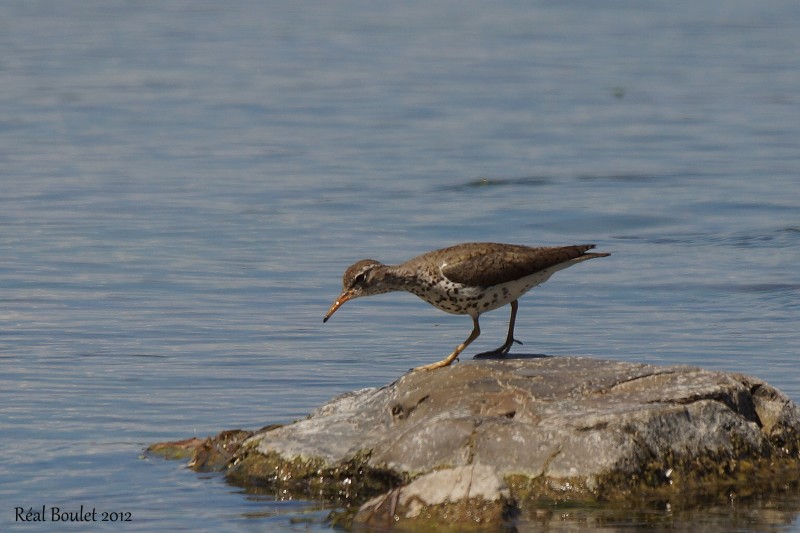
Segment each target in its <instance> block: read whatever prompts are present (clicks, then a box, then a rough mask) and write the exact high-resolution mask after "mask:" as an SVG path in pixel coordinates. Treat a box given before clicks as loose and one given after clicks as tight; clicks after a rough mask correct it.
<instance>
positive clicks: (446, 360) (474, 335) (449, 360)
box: [413, 316, 481, 371]
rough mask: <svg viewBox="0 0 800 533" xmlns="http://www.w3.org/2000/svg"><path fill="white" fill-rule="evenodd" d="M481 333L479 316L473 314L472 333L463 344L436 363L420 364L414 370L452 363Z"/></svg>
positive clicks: (430, 368)
mask: <svg viewBox="0 0 800 533" xmlns="http://www.w3.org/2000/svg"><path fill="white" fill-rule="evenodd" d="M480 334H481V327H480V325H479V324H478V317H477V316H473V317H472V333H470V334H469V337H467V340H465V341H464V342H462V343H461V344H459V345H458V347H457V348H456V349H455V350H454V351H453V353H451V354H450V355H448V356H447V357H445V358H444V359H442V360H441V361H436V362H435V363H431V364H429V365H425V366H418V367H417V368H414V369H413V370H414V371H417V370H433V369H435V368H441V367H443V366H448V365H449V364H450V363H452V362H453V361H455V360H456V358H457V357H458V355H459V354H460V353H461V352H463V351H464V349H466V347H467V346H469V345H470V343H471V342H472V341H474V340H475V339H477V338H478V335H480Z"/></svg>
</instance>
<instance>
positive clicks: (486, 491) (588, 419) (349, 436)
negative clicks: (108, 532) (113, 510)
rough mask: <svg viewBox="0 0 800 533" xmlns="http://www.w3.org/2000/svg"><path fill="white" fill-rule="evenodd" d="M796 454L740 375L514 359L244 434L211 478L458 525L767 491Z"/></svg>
mask: <svg viewBox="0 0 800 533" xmlns="http://www.w3.org/2000/svg"><path fill="white" fill-rule="evenodd" d="M237 445H238V443H237ZM209 446H210V447H211V448H214V446H213V445H208V444H207V445H206V446H205V447H206V448H208V447H209ZM799 452H800V408H798V406H797V405H795V404H794V403H792V402H791V401H790V400H789V399H788V398H787V397H786V396H785V395H783V394H782V393H780V392H779V391H777V390H776V389H774V388H772V387H771V386H769V385H768V384H766V383H764V382H763V381H760V380H758V379H756V378H752V377H747V376H743V375H739V374H728V373H723V372H710V371H706V370H702V369H699V368H694V367H688V366H670V367H660V366H653V365H643V364H634V363H623V362H615V361H605V360H599V359H593V358H582V357H552V358H551V357H535V358H532V357H520V358H508V359H502V360H480V361H478V360H473V361H468V362H465V363H461V364H456V365H452V366H450V367H446V368H442V369H439V370H435V371H431V372H413V373H408V374H405V375H404V376H402V377H401V378H400V379H398V380H397V381H396V382H394V383H392V384H390V385H387V386H385V387H381V388H377V389H363V390H359V391H356V392H352V393H348V394H344V395H342V396H339V397H337V398H334V399H333V400H331V401H330V402H329V403H327V404H325V405H323V406H321V407H320V408H318V409H316V410H315V411H314V412H313V413H311V415H309V417H308V418H307V419H305V420H302V421H299V422H295V423H293V424H289V425H285V426H280V427H270V428H267V429H265V430H262V431H259V432H256V433H255V434H254V435H252V436H250V437H249V438H247V439H246V440H245V441H244V442H242V443H241V445H240V446H238V448H237V449H236V450H235V452H234V453H233V455H232V456H231V458H230V461H228V462H227V464H226V465H225V467H224V470H225V472H226V475H227V477H228V479H229V480H230V481H232V482H234V483H237V484H240V485H245V486H254V485H255V486H259V487H264V488H267V489H268V490H271V491H274V492H275V493H276V494H281V495H294V496H301V497H314V498H318V497H322V498H329V499H335V500H337V501H340V502H345V503H347V504H348V505H351V506H361V507H360V511H359V512H357V513H355V515H353V513H350V514H349V515H348V516H347V517H346V518H345V521H344V523H345V525H349V523H350V520H351V519H352V518H353V516H354V517H355V521H356V523H366V524H373V523H374V524H382V525H383V527H386V524H387V523H394V524H395V526H396V527H402V525H401V524H402V523H405V522H407V521H409V520H411V521H415V522H414V523H415V524H416V526H418V525H419V520H420V519H421V518H422V519H424V520H429V521H433V522H434V523H436V524H440V525H441V524H443V522H442V517H443V516H448V517H449V520H451V521H452V519H453V516H456V515H457V516H460V517H461V518H462V519H465V520H466V522H462V523H461V524H460V525H457V526H454V527H455V529H463V528H464V527H465V526H464V524H466V523H472V524H475V523H478V524H485V523H486V521H498V520H502V519H503V517H507V516H509V514H513V512H514V511H515V510H516V511H519V510H522V511H525V510H526V509H527V510H535V509H537V508H539V507H541V506H542V505H545V504H546V503H548V502H550V503H552V502H562V501H573V502H591V503H596V502H603V501H634V500H635V501H642V500H643V499H645V498H649V497H652V498H658V497H662V498H663V497H668V498H670V500H671V501H673V502H674V501H677V500H678V499H682V500H684V501H686V502H692V501H694V499H695V498H697V497H698V495H701V494H705V495H714V494H717V493H723V492H724V493H725V494H726V495H727V494H728V493H731V492H733V493H739V494H746V493H749V492H757V491H759V490H770V488H771V487H775V486H776V484H779V483H781V482H782V481H781V480H783V479H797V476H798V473H800V453H799ZM376 495H378V496H376ZM365 502H366V503H365ZM470 520H471V522H470ZM453 524H456V522H453ZM416 526H415V527H416ZM437 527H438V526H437Z"/></svg>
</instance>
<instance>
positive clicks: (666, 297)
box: [0, 0, 800, 531]
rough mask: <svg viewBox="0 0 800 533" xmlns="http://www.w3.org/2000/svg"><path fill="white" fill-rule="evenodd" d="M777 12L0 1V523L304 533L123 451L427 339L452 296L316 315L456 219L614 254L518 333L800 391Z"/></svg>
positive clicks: (439, 329)
mask: <svg viewBox="0 0 800 533" xmlns="http://www.w3.org/2000/svg"><path fill="white" fill-rule="evenodd" d="M799 26H800V4H798V3H797V2H796V1H794V0H783V1H781V0H775V1H766V2H757V3H756V2H739V1H727V0H717V1H709V2H704V3H696V2H691V1H679V2H625V1H614V2H602V3H597V2H589V1H586V2H571V3H563V2H539V3H535V4H533V5H531V4H529V3H527V2H512V1H509V2H494V3H491V4H488V3H480V2H467V3H465V2H439V3H435V4H431V3H428V2H403V3H391V4H389V3H381V4H373V3H362V2H349V1H347V2H336V3H331V2H311V3H302V4H295V3H283V2H280V3H279V2H234V3H228V2H225V3H222V2H212V1H210V0H209V1H199V0H198V1H191V2H190V1H182V0H168V1H162V2H129V1H122V0H120V1H109V0H102V1H101V0H95V1H84V2H69V3H67V2H58V1H30V0H6V1H4V2H2V3H0V50H2V54H0V87H2V90H0V185H1V186H2V189H1V190H0V365H2V366H0V431H1V432H2V433H1V434H2V439H3V440H2V445H3V453H2V454H0V502H2V508H0V529H3V530H16V531H40V530H41V531H54V530H56V529H58V528H59V527H57V525H54V524H52V523H49V522H48V523H45V524H19V523H16V524H15V523H14V507H17V506H20V507H25V508H29V507H34V508H36V507H41V506H42V505H46V506H48V508H49V507H52V506H57V507H60V508H61V509H62V510H77V509H78V508H79V507H80V505H84V507H86V508H96V509H97V512H98V513H100V512H102V511H106V512H113V511H119V512H130V513H131V515H132V520H133V521H132V522H131V523H127V524H123V525H122V526H119V525H116V526H115V525H113V524H100V523H96V524H91V525H88V526H87V524H77V525H68V526H67V527H66V529H68V530H69V529H72V530H76V531H77V530H90V531H94V530H110V529H111V528H112V527H114V528H118V529H124V530H126V531H127V530H131V531H134V530H136V531H156V530H159V531H164V530H207V531H214V530H227V531H307V530H312V531H322V530H326V529H327V526H326V525H325V524H324V523H323V519H324V517H325V516H326V514H327V511H326V510H324V509H322V508H321V507H320V506H319V505H318V504H316V503H314V502H301V501H275V500H274V499H271V498H265V497H256V496H252V495H246V494H244V493H243V492H242V491H241V490H239V489H237V488H234V487H230V486H228V485H226V484H225V483H224V482H223V481H222V480H221V479H220V478H219V476H214V475H197V474H195V473H192V472H191V471H188V470H187V469H186V468H185V466H184V465H183V464H182V463H180V462H168V461H163V460H160V459H158V458H144V457H142V451H143V449H144V448H145V447H146V446H147V445H148V444H150V443H152V442H156V441H163V440H175V439H181V438H186V437H191V436H195V435H196V436H200V437H203V436H206V435H209V434H213V433H217V432H218V431H220V430H222V429H229V428H236V427H242V428H248V429H254V428H257V427H260V426H262V425H265V424H267V423H279V422H289V421H291V420H294V419H296V418H299V417H302V416H304V415H305V414H306V413H307V412H309V411H310V410H311V409H313V408H314V407H315V406H317V405H319V404H320V403H322V402H324V401H325V400H327V399H329V398H330V397H332V396H334V395H336V394H339V393H341V392H344V391H348V390H352V389H354V388H360V387H366V386H376V385H382V384H385V383H386V382H388V381H391V380H393V379H395V378H396V377H397V376H398V375H400V374H401V373H403V372H404V371H406V370H407V369H408V368H410V367H412V366H417V365H420V364H424V363H429V362H432V361H434V360H438V359H440V358H441V357H442V356H443V355H444V354H446V353H448V352H449V351H450V350H451V349H452V348H453V346H454V345H455V344H457V343H458V342H460V341H461V340H463V339H464V338H465V337H466V335H467V334H468V332H469V329H470V324H469V320H468V319H466V318H464V317H457V316H450V315H445V314H444V313H441V312H439V311H437V310H435V309H433V308H431V307H429V306H427V305H425V304H424V303H422V302H420V301H418V300H417V299H415V298H414V297H413V296H410V295H402V294H393V295H383V296H379V297H374V298H371V299H365V300H359V301H357V302H350V303H349V304H347V305H346V306H344V307H343V308H342V309H341V310H340V311H339V312H338V313H337V314H336V315H335V317H334V318H333V320H331V321H330V322H329V323H328V324H326V325H325V326H324V327H323V325H322V321H321V319H322V315H323V313H324V312H325V311H326V310H327V308H328V306H329V305H330V303H331V301H332V300H333V298H334V297H335V296H336V295H337V294H338V292H339V289H340V277H341V274H342V272H343V270H344V268H345V267H346V266H347V265H349V264H350V263H352V262H354V261H355V260H358V259H361V258H364V257H373V258H376V259H380V260H383V261H385V262H389V263H392V262H400V261H403V260H405V259H408V258H410V257H412V256H414V255H416V254H418V253H421V252H424V251H428V250H430V249H433V248H438V247H441V246H446V245H450V244H453V243H457V242H461V241H471V240H494V241H504V242H515V243H526V244H532V245H533V244H572V243H582V242H596V243H597V244H598V248H599V249H601V250H605V251H612V252H614V255H612V256H611V257H610V258H607V259H603V260H598V261H596V262H595V261H593V262H591V263H587V264H584V265H580V266H578V267H575V268H573V269H570V270H569V271H565V272H562V273H559V274H557V275H556V276H555V277H554V278H553V279H552V280H551V281H550V282H548V284H546V285H544V286H542V287H540V288H538V289H536V291H534V292H533V293H532V294H530V295H528V296H527V297H526V298H524V299H523V300H522V301H521V305H520V315H519V318H518V321H517V337H518V338H520V339H521V340H523V341H524V342H525V346H524V347H522V348H518V350H519V349H524V350H528V351H534V352H544V353H548V354H552V355H568V354H581V355H589V356H593V357H600V358H614V359H620V360H626V361H636V362H647V363H656V364H673V363H688V364H693V365H699V366H703V367H706V368H712V369H720V370H726V371H738V372H744V373H748V374H754V375H757V376H759V377H761V378H764V379H766V380H767V381H769V382H770V383H772V384H773V385H775V386H777V387H779V388H780V389H782V390H783V391H785V392H786V393H788V394H789V395H790V396H791V397H792V398H793V399H794V400H796V401H800V364H798V355H799V352H800V327H798V322H800V320H799V319H800V269H798V267H797V265H798V263H800V96H799V95H800V33H798V31H797V28H798V27H799ZM506 321H507V310H503V311H498V312H495V313H491V314H488V315H486V316H485V317H484V318H483V320H482V329H483V332H484V333H483V336H482V337H481V339H480V340H479V341H478V342H476V343H475V345H474V347H473V348H472V349H471V352H474V353H477V352H479V351H483V350H486V349H489V348H493V347H495V345H497V344H499V343H500V342H502V340H503V339H504V338H505V327H506ZM799 513H800V498H798V497H797V495H790V496H787V497H785V498H784V497H776V499H772V500H768V501H761V502H755V503H750V504H740V503H737V502H734V503H731V504H729V505H722V506H721V507H720V506H716V507H710V508H708V509H705V510H699V511H697V512H694V513H693V514H691V515H690V516H688V517H686V516H676V517H675V519H674V520H675V523H676V524H678V526H676V527H679V528H680V527H681V524H683V525H686V524H688V523H694V524H698V523H699V524H703V523H707V524H711V525H715V524H719V523H721V521H722V520H727V519H729V518H730V517H731V516H739V515H741V516H742V518H741V519H737V520H738V521H734V522H733V525H734V526H736V527H738V528H740V529H743V530H744V529H751V530H752V529H755V530H758V529H765V528H767V526H771V527H775V528H776V529H778V530H782V531H800V525H798V518H797V515H798V514H799ZM720 517H723V518H720ZM666 520H667V523H669V518H668V517H667V519H666ZM612 525H613V524H612ZM628 525H629V526H630V524H628ZM528 526H529V527H530V528H531V529H532V530H535V525H533V524H529V525H528ZM61 527H63V526H61Z"/></svg>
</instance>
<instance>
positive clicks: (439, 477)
mask: <svg viewBox="0 0 800 533" xmlns="http://www.w3.org/2000/svg"><path fill="white" fill-rule="evenodd" d="M511 503H512V502H511V499H510V493H509V491H508V488H507V487H506V486H505V483H504V482H503V480H501V479H500V478H499V477H498V476H497V472H496V471H495V469H494V468H492V467H489V466H486V465H482V464H480V463H473V464H470V465H467V466H457V467H455V468H448V469H444V470H437V471H435V472H431V473H429V474H424V475H422V476H420V477H418V478H417V479H415V480H414V481H412V482H411V483H409V484H408V485H404V486H401V487H397V488H395V489H392V490H390V491H389V492H387V493H386V494H382V495H381V496H378V497H376V498H373V499H371V500H370V501H368V502H367V503H365V504H364V505H362V506H361V508H360V509H359V510H358V513H357V514H356V516H355V518H354V520H353V523H354V524H356V525H360V526H368V527H372V528H388V527H394V528H397V529H402V528H404V526H407V527H406V529H408V530H409V531H416V530H418V529H419V527H418V526H419V521H420V520H423V521H424V522H425V527H427V528H432V529H442V528H450V529H456V530H458V531H465V530H467V529H482V528H483V527H484V526H485V524H487V523H489V524H494V523H500V522H502V520H503V518H504V517H505V516H508V515H509V514H510V513H511V512H512V510H511Z"/></svg>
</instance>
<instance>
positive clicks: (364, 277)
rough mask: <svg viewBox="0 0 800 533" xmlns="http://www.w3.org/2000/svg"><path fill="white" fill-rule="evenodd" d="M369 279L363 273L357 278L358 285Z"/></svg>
mask: <svg viewBox="0 0 800 533" xmlns="http://www.w3.org/2000/svg"><path fill="white" fill-rule="evenodd" d="M366 279H367V274H366V273H364V272H362V273H361V274H359V275H358V276H356V283H364V280H366Z"/></svg>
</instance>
